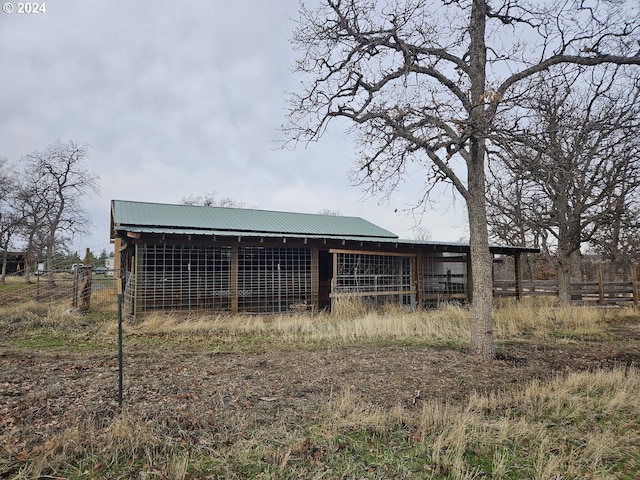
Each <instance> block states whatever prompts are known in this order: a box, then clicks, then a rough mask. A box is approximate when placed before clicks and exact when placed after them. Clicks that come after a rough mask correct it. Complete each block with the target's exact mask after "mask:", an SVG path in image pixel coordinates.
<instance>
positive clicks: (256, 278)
mask: <svg viewBox="0 0 640 480" xmlns="http://www.w3.org/2000/svg"><path fill="white" fill-rule="evenodd" d="M311 260H312V256H311V249H308V248H267V247H241V248H239V249H238V310H239V311H244V312H250V313H278V312H285V311H289V310H300V309H306V308H305V307H306V306H309V308H311V305H312V303H313V302H312V298H313V292H312V261H311Z"/></svg>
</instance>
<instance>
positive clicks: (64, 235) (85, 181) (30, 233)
mask: <svg viewBox="0 0 640 480" xmlns="http://www.w3.org/2000/svg"><path fill="white" fill-rule="evenodd" d="M87 154H88V147H87V146H86V145H82V144H78V143H76V142H74V141H68V142H66V143H63V142H60V141H57V142H55V143H53V144H52V145H50V146H49V147H47V148H46V149H45V150H44V151H42V152H38V151H35V152H33V153H30V154H28V155H26V156H25V158H24V160H25V163H26V172H25V176H24V178H25V179H28V181H26V182H25V183H24V184H23V185H22V187H21V193H20V198H21V202H20V203H21V207H22V210H23V217H24V218H26V219H27V222H26V225H25V231H24V234H25V236H26V238H27V245H28V248H27V251H28V252H29V254H30V256H31V257H33V255H34V254H35V253H37V254H42V255H44V257H45V261H46V262H47V270H49V271H52V269H53V256H54V253H55V250H56V248H57V247H59V248H64V243H65V242H66V241H67V240H69V239H72V238H73V237H74V236H75V235H77V234H81V233H84V232H86V231H87V229H88V227H89V225H90V220H89V215H88V213H87V211H86V209H85V208H84V200H85V199H86V198H87V197H88V196H91V195H94V194H97V193H98V192H99V184H98V178H97V177H96V176H95V175H93V174H91V173H89V172H88V171H87V170H86V169H85V168H84V166H83V163H84V161H85V160H86V157H87ZM30 260H31V261H33V260H34V259H33V258H31V259H30ZM27 281H28V277H27Z"/></svg>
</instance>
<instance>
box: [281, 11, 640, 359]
mask: <svg viewBox="0 0 640 480" xmlns="http://www.w3.org/2000/svg"><path fill="white" fill-rule="evenodd" d="M320 3H321V4H320V6H318V7H313V8H312V7H306V6H305V5H304V3H302V4H301V7H300V19H299V25H298V28H297V30H296V32H295V34H294V37H293V43H294V45H295V46H296V47H297V48H298V49H300V52H301V53H300V60H299V61H298V62H297V64H296V71H297V72H300V73H302V74H304V75H306V83H303V86H302V87H301V90H300V92H298V93H294V94H292V95H291V107H290V115H289V123H288V125H287V127H285V133H286V135H287V137H288V138H289V139H290V140H291V141H292V142H294V144H295V143H297V142H303V143H304V142H309V141H315V140H318V139H319V138H320V137H321V136H322V135H323V133H324V132H325V131H326V129H327V126H328V124H329V123H330V122H332V121H333V120H335V119H342V120H345V121H347V122H348V125H349V127H350V129H351V131H352V132H353V133H355V134H357V135H358V138H359V146H360V152H359V155H358V160H357V164H356V169H355V172H354V178H355V179H356V181H360V182H362V184H364V185H367V186H368V188H369V189H370V191H371V192H372V193H374V194H383V195H384V194H387V193H389V192H390V191H393V190H394V189H395V188H397V187H398V184H399V182H400V180H401V179H402V178H403V177H404V175H405V174H406V171H407V167H408V165H409V164H410V163H414V164H418V165H422V166H423V167H424V169H425V177H424V181H425V185H426V186H425V192H426V195H428V193H429V192H430V187H429V186H432V185H434V184H436V183H437V182H439V181H447V182H450V183H451V184H453V186H454V187H455V189H456V190H457V192H458V193H459V194H460V195H461V196H462V197H463V198H464V200H465V203H466V207H467V214H468V221H469V234H470V241H469V244H470V251H471V255H470V256H471V269H472V282H471V283H472V303H471V349H472V352H473V353H475V354H478V355H480V356H482V357H485V358H493V357H494V356H495V342H494V336H493V320H492V306H493V299H492V257H491V254H490V252H489V234H488V229H487V211H486V201H485V192H486V183H487V182H486V174H485V167H486V159H487V145H488V139H489V137H490V135H491V134H492V133H493V131H494V118H495V116H496V114H497V113H498V112H499V109H500V108H503V107H504V105H508V100H509V99H510V96H511V95H513V94H514V92H516V88H515V87H516V86H517V85H518V84H519V83H520V82H522V81H524V80H526V79H528V78H530V77H532V76H533V75H536V74H538V73H539V72H542V71H545V70H547V69H549V68H551V67H553V66H554V65H559V64H564V63H572V64H579V65H585V66H593V65H599V64H604V63H615V64H634V65H640V54H639V52H638V44H637V40H638V35H639V31H640V22H639V21H638V11H637V9H631V8H629V9H627V10H625V8H624V6H623V5H621V2H600V3H598V4H597V5H594V6H590V5H589V6H587V5H586V4H585V3H584V2H579V1H575V2H567V1H563V2H555V1H554V2H547V3H544V4H543V5H540V3H541V2H538V1H536V2H526V1H519V2H514V1H512V0H504V1H502V2H492V3H493V5H492V6H490V5H489V4H488V3H487V2H486V0H467V1H450V0H442V1H440V2H434V1H433V0H404V1H403V0H388V1H384V2H378V1H376V0H323V1H322V2H320ZM418 201H419V199H418Z"/></svg>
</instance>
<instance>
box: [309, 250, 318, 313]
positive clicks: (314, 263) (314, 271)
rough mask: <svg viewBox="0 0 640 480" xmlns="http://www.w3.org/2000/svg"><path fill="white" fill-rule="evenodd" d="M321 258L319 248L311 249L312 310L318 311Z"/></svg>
mask: <svg viewBox="0 0 640 480" xmlns="http://www.w3.org/2000/svg"><path fill="white" fill-rule="evenodd" d="M319 262H320V256H319V253H318V249H317V248H312V249H311V299H310V300H311V308H312V311H313V312H317V311H318V307H319V305H320V273H319V272H320V266H319Z"/></svg>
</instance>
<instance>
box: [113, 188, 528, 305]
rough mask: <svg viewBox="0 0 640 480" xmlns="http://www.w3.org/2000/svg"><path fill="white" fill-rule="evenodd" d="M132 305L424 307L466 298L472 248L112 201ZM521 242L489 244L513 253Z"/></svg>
mask: <svg viewBox="0 0 640 480" xmlns="http://www.w3.org/2000/svg"><path fill="white" fill-rule="evenodd" d="M111 239H112V241H113V242H114V243H115V251H116V265H115V269H116V271H117V272H121V273H120V275H121V277H120V278H121V282H122V286H123V293H124V299H125V306H126V309H127V312H128V313H129V314H131V315H134V316H137V315H140V314H142V313H144V312H148V311H151V310H158V309H162V310H189V311H217V312H231V313H259V314H265V313H283V312H288V311H301V310H309V311H318V310H323V309H330V308H331V306H332V304H333V302H335V301H336V300H338V299H340V298H359V299H361V300H363V301H365V302H367V303H370V304H381V303H389V302H393V303H396V304H401V305H405V306H407V307H408V308H416V307H428V306H432V305H435V304H438V303H439V302H442V301H450V300H452V299H455V300H458V301H466V300H468V299H469V292H470V289H469V278H470V275H469V261H468V256H469V246H468V245H466V244H458V243H441V242H430V241H417V240H402V239H400V238H399V237H398V236H397V235H395V234H394V233H392V232H389V231H388V230H385V229H384V228H381V227H379V226H377V225H374V224H373V223H371V222H369V221H367V220H364V219H362V218H359V217H345V216H334V215H321V214H307V213H290V212H276V211H267V210H255V209H244V208H225V207H205V206H193V205H174V204H159V203H145V202H133V201H124V200H113V201H112V202H111ZM537 251H538V250H537V249H532V248H523V247H506V246H503V247H500V246H492V247H491V253H492V254H493V255H494V256H500V257H504V256H511V257H513V258H514V259H515V262H513V264H514V265H515V269H514V270H515V271H514V278H515V279H516V282H515V285H516V287H515V290H514V295H516V296H517V295H520V294H521V291H520V288H519V286H518V284H519V283H520V284H521V281H519V280H518V279H520V278H521V275H520V263H521V262H520V261H519V259H520V255H521V254H523V253H528V252H537Z"/></svg>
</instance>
